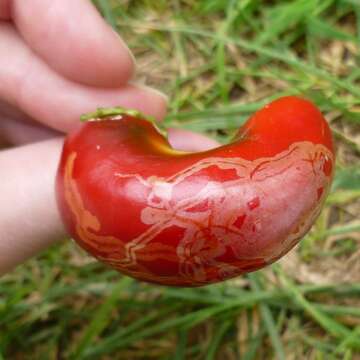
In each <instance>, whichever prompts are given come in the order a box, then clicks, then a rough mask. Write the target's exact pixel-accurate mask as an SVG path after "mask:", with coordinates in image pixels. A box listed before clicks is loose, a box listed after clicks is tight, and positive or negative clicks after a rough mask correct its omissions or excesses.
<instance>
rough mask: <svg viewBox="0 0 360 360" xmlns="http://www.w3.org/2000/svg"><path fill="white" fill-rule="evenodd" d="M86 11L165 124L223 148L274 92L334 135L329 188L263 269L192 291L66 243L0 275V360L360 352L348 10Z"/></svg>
mask: <svg viewBox="0 0 360 360" xmlns="http://www.w3.org/2000/svg"><path fill="white" fill-rule="evenodd" d="M96 5H97V6H98V8H99V10H100V11H101V12H102V13H103V14H104V16H105V18H106V19H107V21H108V22H109V23H110V24H111V25H113V26H114V27H115V28H116V30H117V31H119V32H120V33H121V34H122V36H123V37H124V38H125V39H126V41H127V42H128V43H129V45H130V47H131V49H132V50H133V51H134V53H135V55H136V57H137V63H138V72H137V75H136V79H137V81H140V82H146V83H147V84H151V85H154V86H156V87H158V88H159V89H161V90H162V91H164V92H165V93H166V94H168V95H169V99H170V104H169V113H168V116H167V118H166V120H165V122H164V125H165V126H166V127H179V128H186V129H191V130H193V131H198V132H203V133H206V134H208V135H209V136H211V137H213V138H216V139H217V140H219V141H220V142H223V143H225V142H227V141H228V140H229V139H230V138H231V136H232V135H233V134H234V132H235V131H236V129H237V128H238V127H239V125H240V124H241V123H243V122H244V121H245V120H246V118H247V117H248V116H249V115H250V114H251V113H252V112H253V111H254V110H256V109H258V108H259V107H261V106H262V105H263V104H264V103H266V102H268V101H270V100H271V99H274V98H277V97H279V96H281V95H285V94H298V95H302V96H305V97H308V98H309V99H311V100H313V101H314V102H315V103H316V104H317V105H318V106H319V107H320V109H321V110H322V111H323V113H324V114H325V116H326V118H327V120H328V121H329V123H330V126H331V128H332V130H333V134H334V137H335V140H336V147H337V171H336V177H335V181H334V184H333V189H332V192H331V194H330V196H329V198H328V200H327V203H326V206H325V208H324V210H323V212H322V214H321V216H320V218H319V219H318V221H317V223H316V224H315V226H314V227H313V228H312V230H311V232H310V233H309V234H308V235H307V236H306V237H305V238H304V239H303V240H302V242H301V243H300V245H299V246H298V247H297V248H296V249H295V250H293V251H291V253H290V254H288V255H287V256H286V257H284V258H283V259H282V260H281V261H280V262H278V263H277V264H276V265H274V266H272V267H270V268H267V269H265V270H263V271H259V272H256V273H253V274H250V275H248V276H244V277H240V278H237V279H235V280H231V281H228V282H225V283H222V284H219V285H215V286H209V287H204V288H198V289H181V288H167V287H158V286H153V285H147V284H145V283H141V282H137V281H135V280H131V279H129V278H125V277H122V276H120V275H119V274H118V273H116V272H114V271H111V270H108V269H106V268H105V267H104V266H103V265H101V264H99V263H97V262H96V261H94V260H93V259H91V258H90V257H88V256H87V255H86V254H85V253H83V252H82V251H80V250H79V249H78V248H77V247H76V246H75V245H74V244H73V243H72V242H70V241H67V242H65V243H64V244H62V245H59V246H56V247H53V248H51V249H49V250H48V251H47V252H46V253H44V254H41V255H40V256H38V257H37V258H36V259H34V260H32V261H29V262H28V263H26V264H24V265H23V266H21V267H19V268H18V269H17V270H16V271H14V272H12V273H11V274H8V275H6V276H5V277H3V278H2V279H1V280H0V350H1V351H0V359H1V358H2V356H1V353H2V354H3V358H4V359H12V360H13V359H21V360H23V359H35V360H37V359H110V358H111V359H221V360H227V359H229V360H232V359H244V360H249V359H357V358H359V359H360V261H359V256H360V220H359V217H360V200H359V199H360V161H359V160H360V87H359V83H360V67H359V43H360V3H359V1H358V0H291V1H280V0H273V1H262V0H238V1H222V0H198V1H195V0H183V1H181V0H171V1H166V0H158V1H156V2H154V1H150V0H138V1H135V0H134V1H130V0H129V1H126V0H123V1H121V0H118V1H107V0H97V1H96Z"/></svg>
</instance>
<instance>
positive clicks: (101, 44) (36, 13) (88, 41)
mask: <svg viewBox="0 0 360 360" xmlns="http://www.w3.org/2000/svg"><path fill="white" fill-rule="evenodd" d="M2 1H4V0H2ZM9 1H12V2H13V3H12V14H11V17H12V19H13V21H14V22H15V24H16V27H17V29H18V30H19V31H20V33H21V35H22V36H23V38H24V39H25V41H26V42H27V44H28V45H29V47H30V48H32V49H33V50H34V51H35V52H36V53H37V54H39V55H40V56H41V57H42V58H43V59H44V60H45V62H46V63H48V64H49V65H50V66H51V67H52V68H54V69H55V70H56V71H58V72H59V73H61V74H62V75H64V76H66V77H68V78H69V79H71V80H73V81H76V82H80V83H83V84H87V85H93V86H104V87H117V86H120V85H122V84H125V83H126V82H127V81H128V80H129V79H130V78H131V77H132V74H133V71H134V59H133V57H132V55H131V53H130V50H129V49H128V47H127V46H126V45H125V43H124V41H122V40H121V38H120V37H119V36H118V35H117V34H116V33H115V32H114V31H113V30H112V29H111V27H110V26H109V25H107V24H106V23H105V22H104V21H103V19H102V18H101V16H100V15H99V13H98V12H97V11H96V9H95V7H94V6H93V5H92V4H91V1H88V0H76V1H73V0H52V1H48V0H31V1H30V0H27V1H23V0H8V1H5V4H6V3H7V2H9ZM3 6H6V5H3Z"/></svg>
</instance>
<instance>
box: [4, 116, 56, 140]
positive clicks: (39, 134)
mask: <svg viewBox="0 0 360 360" xmlns="http://www.w3.org/2000/svg"><path fill="white" fill-rule="evenodd" d="M0 136H1V140H2V142H3V143H5V144H7V145H8V146H9V145H26V144H31V143H34V142H39V141H44V140H48V139H52V138H55V137H59V136H61V133H60V132H58V131H56V130H52V129H50V128H47V127H45V126H42V125H39V124H37V123H36V122H31V121H21V120H15V119H9V118H5V117H1V119H0Z"/></svg>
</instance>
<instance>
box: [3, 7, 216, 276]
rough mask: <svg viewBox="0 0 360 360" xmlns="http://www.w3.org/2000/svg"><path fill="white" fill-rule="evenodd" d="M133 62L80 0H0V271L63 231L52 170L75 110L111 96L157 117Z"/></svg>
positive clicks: (204, 143)
mask: <svg viewBox="0 0 360 360" xmlns="http://www.w3.org/2000/svg"><path fill="white" fill-rule="evenodd" d="M135 71H136V65H135V60H134V57H133V55H132V54H131V52H130V50H129V49H128V47H127V46H126V44H125V43H124V41H123V40H122V39H121V38H120V37H119V36H118V35H117V34H116V33H115V32H114V31H113V30H112V29H111V28H110V27H109V26H108V25H107V24H106V23H105V22H104V21H103V20H102V18H101V17H100V15H99V14H98V13H97V11H96V9H95V8H94V7H93V6H92V5H91V3H90V1H88V0H76V1H73V0H52V1H48V0H27V1H22V0H0V199H1V202H0V275H1V274H4V273H6V272H8V271H10V270H11V269H13V268H14V267H16V266H17V265H18V264H20V263H22V262H24V261H26V260H27V259H28V258H30V257H32V256H34V255H36V254H37V253H39V252H40V251H42V250H44V249H46V248H47V247H49V246H51V245H52V244H54V243H56V242H57V241H60V240H62V239H64V238H66V236H67V235H66V231H65V229H64V227H63V225H62V222H61V220H60V216H59V213H58V210H57V206H56V201H55V193H54V180H55V174H56V169H57V164H58V160H59V157H60V153H61V147H62V141H63V137H64V136H65V134H66V133H68V132H69V131H71V130H72V129H74V128H76V127H77V126H78V125H79V120H78V119H79V116H80V115H81V114H83V113H87V112H91V111H93V110H95V109H96V108H97V107H100V106H101V107H106V106H109V107H110V106H116V105H121V106H124V107H128V108H135V109H137V110H139V111H141V112H143V113H145V114H147V115H151V116H153V117H155V118H157V119H158V120H161V119H162V118H163V117H164V115H165V113H166V104H167V99H166V97H165V96H164V95H163V94H162V93H160V92H159V91H157V90H155V89H152V88H148V87H145V86H143V85H141V86H140V85H138V84H136V82H135V80H133V79H134V73H135ZM184 135H185V136H184ZM169 137H170V142H171V144H172V145H173V146H174V147H176V148H178V149H182V150H194V151H197V150H203V149H208V148H211V147H213V146H216V143H215V142H214V141H213V140H210V139H208V138H205V137H203V136H201V135H197V134H194V133H189V132H184V131H181V130H172V131H170V133H169Z"/></svg>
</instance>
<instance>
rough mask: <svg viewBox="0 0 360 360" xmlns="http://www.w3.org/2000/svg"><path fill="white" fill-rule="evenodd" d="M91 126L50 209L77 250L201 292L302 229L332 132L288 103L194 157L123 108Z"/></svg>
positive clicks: (287, 243)
mask: <svg viewBox="0 0 360 360" xmlns="http://www.w3.org/2000/svg"><path fill="white" fill-rule="evenodd" d="M91 120H93V121H88V122H87V123H85V124H84V125H83V126H82V127H81V128H80V129H79V130H77V131H76V132H75V133H73V134H71V135H70V136H69V137H68V138H67V140H66V141H65V144H64V149H63V154H62V158H61V163H60V167H59V171H58V176H57V197H58V204H59V207H60V210H61V214H62V217H63V220H64V223H65V224H66V227H67V229H68V232H69V234H71V236H72V237H73V238H74V239H75V240H76V241H77V243H78V244H79V245H80V246H81V247H82V248H84V249H85V250H87V251H88V252H89V253H91V254H92V255H94V256H95V257H96V258H97V259H99V260H100V261H103V262H104V263H106V264H108V265H110V266H112V267H113V268H115V269H117V270H119V271H120V272H122V273H124V274H127V275H129V276H133V277H135V278H137V279H141V280H145V281H150V282H154V283H158V284H165V285H177V286H200V285H206V284H209V283H214V282H218V281H222V280H225V279H229V278H232V277H234V276H237V275H240V274H243V273H246V272H249V271H254V270H257V269H260V268H262V267H264V266H265V265H268V264H270V263H272V262H274V261H275V260H277V259H279V258H280V257H281V256H283V255H284V254H286V253H287V252H288V251H289V250H290V249H291V248H292V247H293V246H294V245H295V244H296V243H297V242H298V241H299V240H300V239H301V238H302V237H303V236H304V235H305V234H306V233H307V232H308V231H309V229H310V227H311V226H312V224H313V223H314V221H315V219H316V218H317V216H318V215H319V212H320V209H321V206H322V204H323V203H324V200H325V197H326V195H327V193H328V190H329V187H330V184H331V180H332V174H333V168H334V151H333V145H332V138H331V133H330V130H329V127H328V125H327V123H326V121H325V120H324V118H323V116H322V115H321V113H320V112H319V110H318V109H317V108H316V107H315V106H314V105H313V104H312V103H310V102H309V101H307V100H303V99H300V98H297V97H284V98H281V99H278V100H276V101H274V102H272V103H271V104H269V105H266V106H265V107H264V108H263V109H261V110H260V111H258V112H257V113H255V114H254V115H253V116H252V117H251V118H250V119H249V120H248V121H247V122H246V124H245V125H244V126H242V127H241V129H240V130H239V133H238V135H237V137H236V139H235V141H233V142H232V143H231V144H229V145H225V146H221V147H219V148H216V149H213V150H210V151H205V152H201V153H184V152H179V151H176V150H173V149H172V148H171V147H170V145H169V143H168V141H167V140H166V138H165V137H163V136H162V135H161V134H160V133H159V132H158V131H157V129H156V128H155V127H154V126H153V124H152V123H151V122H149V121H147V120H145V119H143V118H142V117H141V116H140V115H137V114H136V113H134V112H131V111H130V112H129V113H124V111H121V110H119V111H118V113H116V111H115V112H114V113H111V112H108V114H107V115H106V114H103V116H100V115H99V114H98V115H97V117H95V118H93V119H91Z"/></svg>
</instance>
